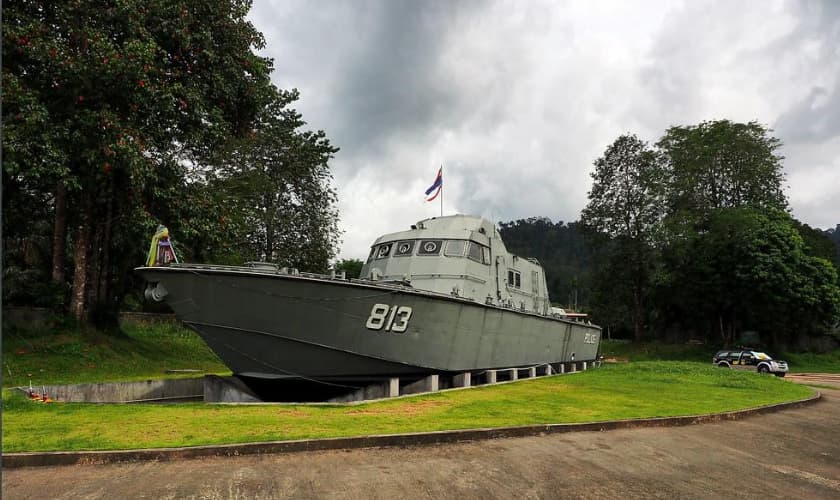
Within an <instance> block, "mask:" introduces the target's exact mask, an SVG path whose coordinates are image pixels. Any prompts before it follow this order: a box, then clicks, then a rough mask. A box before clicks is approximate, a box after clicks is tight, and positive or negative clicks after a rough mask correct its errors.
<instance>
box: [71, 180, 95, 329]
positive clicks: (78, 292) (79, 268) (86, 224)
mask: <svg viewBox="0 0 840 500" xmlns="http://www.w3.org/2000/svg"><path fill="white" fill-rule="evenodd" d="M82 198H83V200H82V207H83V208H82V214H81V218H80V221H79V226H78V227H77V228H76V244H75V250H74V252H73V258H74V260H75V262H74V266H73V288H72V290H71V291H70V314H72V315H73V316H74V317H75V318H76V320H78V321H79V322H85V321H86V320H87V311H86V308H85V299H86V298H87V294H86V293H85V292H86V288H87V277H88V276H87V272H88V246H89V245H88V243H89V240H90V226H91V219H92V218H93V217H92V212H93V206H92V202H91V199H90V194H83V195H82Z"/></svg>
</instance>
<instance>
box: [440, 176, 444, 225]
mask: <svg viewBox="0 0 840 500" xmlns="http://www.w3.org/2000/svg"><path fill="white" fill-rule="evenodd" d="M440 178H441V179H443V163H441V164H440ZM440 216H441V217H443V182H442V181H441V183H440Z"/></svg>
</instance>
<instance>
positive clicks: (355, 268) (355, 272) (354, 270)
mask: <svg viewBox="0 0 840 500" xmlns="http://www.w3.org/2000/svg"><path fill="white" fill-rule="evenodd" d="M364 265H365V263H364V262H362V261H361V260H359V259H342V260H340V261H338V262H336V263H335V270H336V271H344V274H345V276H346V277H347V278H359V277H360V276H361V274H362V267H364Z"/></svg>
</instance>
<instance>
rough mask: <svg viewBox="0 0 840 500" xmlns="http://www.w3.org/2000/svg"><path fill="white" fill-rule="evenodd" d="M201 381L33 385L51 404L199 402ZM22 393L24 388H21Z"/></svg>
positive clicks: (201, 389)
mask: <svg viewBox="0 0 840 500" xmlns="http://www.w3.org/2000/svg"><path fill="white" fill-rule="evenodd" d="M203 386H204V382H203V380H202V379H201V378H182V379H162V380H144V381H141V382H103V383H93V384H73V385H48V386H46V387H44V386H43V385H41V384H33V389H35V390H36V392H38V393H41V392H46V393H47V396H49V397H50V399H52V400H54V401H62V402H67V403H70V402H75V403H130V402H137V401H178V400H200V399H201V397H202V393H203V391H204V387H203ZM20 389H21V390H22V391H26V390H28V389H29V388H28V387H21V388H20Z"/></svg>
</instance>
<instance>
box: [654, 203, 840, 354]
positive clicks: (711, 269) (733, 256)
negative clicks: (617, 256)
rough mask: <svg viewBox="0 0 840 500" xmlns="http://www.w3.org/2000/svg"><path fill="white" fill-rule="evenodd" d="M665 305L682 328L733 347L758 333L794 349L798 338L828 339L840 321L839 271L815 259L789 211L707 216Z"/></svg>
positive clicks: (663, 298) (674, 268)
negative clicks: (752, 332)
mask: <svg viewBox="0 0 840 500" xmlns="http://www.w3.org/2000/svg"><path fill="white" fill-rule="evenodd" d="M669 269H670V270H671V272H672V273H673V275H672V276H671V280H669V281H668V283H667V286H666V287H664V289H663V290H661V292H662V295H661V296H660V302H661V304H662V305H663V307H664V308H665V309H668V310H669V312H670V313H671V314H672V317H671V318H670V319H671V320H676V319H677V318H680V319H682V320H683V326H686V324H688V325H691V327H692V328H694V329H697V330H701V329H705V330H706V331H707V332H708V331H711V332H718V333H719V335H720V337H719V338H720V340H721V341H722V342H723V343H724V344H727V345H730V344H732V343H733V341H734V340H736V338H737V333H739V332H741V331H744V330H756V331H760V332H762V333H764V334H766V335H768V336H769V338H771V339H772V340H773V341H775V342H781V343H785V344H787V345H791V343H792V342H793V341H794V340H795V338H796V337H797V336H798V335H800V334H805V333H812V334H819V333H825V332H826V331H828V329H829V328H830V327H831V325H833V324H834V323H835V322H836V321H837V320H838V318H840V288H838V284H837V271H836V270H835V269H834V266H833V265H832V264H831V263H830V262H829V261H827V260H826V259H823V258H820V257H814V256H812V255H809V249H808V247H807V246H806V244H805V242H804V240H803V238H802V236H801V235H800V234H799V231H798V230H797V224H796V223H795V221H794V220H793V219H792V218H791V217H790V216H789V215H788V214H787V213H785V212H783V211H780V210H773V209H757V208H752V207H742V208H724V209H718V210H715V211H713V212H711V213H710V214H709V218H708V223H707V227H706V230H705V231H703V232H700V233H697V234H695V235H694V236H693V237H692V238H691V240H690V242H689V243H688V245H687V246H686V249H685V251H684V252H682V253H681V255H680V259H679V266H669Z"/></svg>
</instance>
